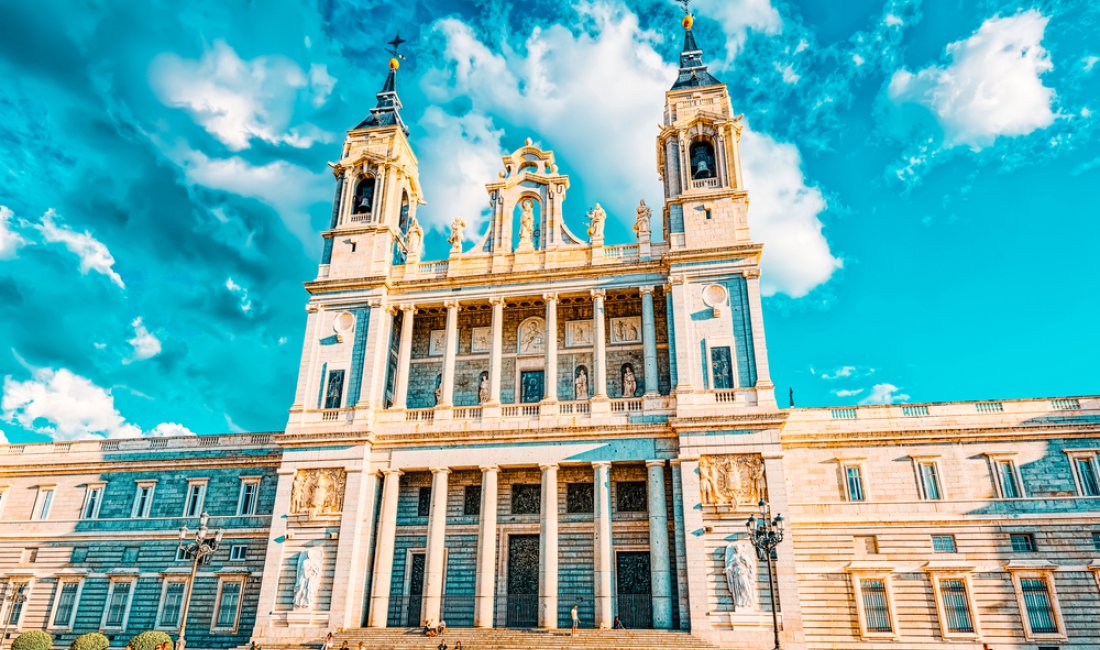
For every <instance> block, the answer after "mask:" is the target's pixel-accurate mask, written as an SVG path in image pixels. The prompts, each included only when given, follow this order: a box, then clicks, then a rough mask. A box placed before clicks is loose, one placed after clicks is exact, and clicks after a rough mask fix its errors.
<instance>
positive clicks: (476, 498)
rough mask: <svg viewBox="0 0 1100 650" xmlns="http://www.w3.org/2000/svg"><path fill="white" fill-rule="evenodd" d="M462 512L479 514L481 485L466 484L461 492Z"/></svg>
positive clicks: (469, 514)
mask: <svg viewBox="0 0 1100 650" xmlns="http://www.w3.org/2000/svg"><path fill="white" fill-rule="evenodd" d="M462 514H464V515H467V516H470V517H473V516H477V515H480V514H481V486H480V485H467V486H466V487H465V488H464V489H463V492H462Z"/></svg>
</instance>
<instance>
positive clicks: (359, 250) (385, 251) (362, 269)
mask: <svg viewBox="0 0 1100 650" xmlns="http://www.w3.org/2000/svg"><path fill="white" fill-rule="evenodd" d="M404 42H405V41H404V40H403V39H402V38H401V37H400V36H397V37H395V38H394V39H393V40H392V41H390V43H389V45H390V54H391V55H392V56H391V58H390V61H389V68H390V69H389V74H388V75H387V76H386V82H385V83H384V84H383V85H382V90H381V91H379V92H378V93H377V94H376V95H375V97H376V98H377V104H376V105H375V107H374V108H372V109H371V110H370V114H369V115H368V116H367V117H366V119H364V120H363V121H362V122H360V123H359V124H358V125H357V126H356V127H355V128H353V129H351V130H350V131H348V135H347V137H346V138H345V139H344V147H343V150H342V154H341V157H340V160H339V161H338V162H335V163H329V166H330V167H331V168H332V172H333V174H334V175H335V177H336V196H335V197H334V198H333V201H332V217H331V220H330V224H329V229H328V230H327V231H325V232H324V233H322V236H323V237H324V240H325V241H324V252H323V254H322V258H321V266H320V269H319V272H318V276H319V278H321V279H323V278H357V277H372V276H385V275H388V273H389V269H390V267H391V266H392V265H394V264H404V263H405V261H406V259H407V258H408V256H409V250H408V246H409V242H408V241H407V235H408V233H410V232H413V231H419V230H420V226H419V224H417V222H416V208H417V206H418V205H419V204H421V203H423V198H422V197H423V193H422V191H421V187H420V172H419V169H418V162H417V159H416V154H415V153H414V152H413V149H412V145H411V144H409V139H408V134H409V129H408V127H407V126H405V122H404V120H402V119H401V113H400V109H401V98H400V97H398V96H397V70H398V68H399V67H400V65H401V63H400V61H401V59H403V58H404V57H402V56H401V55H400V54H399V53H398V48H399V47H400V45H401V44H402V43H404ZM417 239H419V238H418V237H417ZM413 246H414V247H416V248H418V247H419V241H416V242H414V243H413ZM413 256H414V257H418V256H419V250H416V251H415V252H414V254H413Z"/></svg>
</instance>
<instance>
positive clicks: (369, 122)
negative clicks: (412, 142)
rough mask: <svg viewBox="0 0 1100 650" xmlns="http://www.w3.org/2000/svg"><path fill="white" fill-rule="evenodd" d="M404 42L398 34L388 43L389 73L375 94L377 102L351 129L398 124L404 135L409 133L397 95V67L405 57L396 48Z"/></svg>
mask: <svg viewBox="0 0 1100 650" xmlns="http://www.w3.org/2000/svg"><path fill="white" fill-rule="evenodd" d="M405 42H406V41H405V39H403V38H401V35H400V34H398V35H397V36H394V38H393V40H392V41H390V42H389V43H388V45H389V46H390V49H389V50H387V51H388V52H389V53H390V73H389V74H388V75H386V82H385V83H384V84H382V90H380V91H379V92H378V93H377V94H376V95H375V97H376V98H377V99H378V104H377V105H375V107H374V108H372V109H370V115H368V116H367V119H365V120H363V121H362V122H360V123H359V125H358V126H356V127H355V128H354V129H352V130H353V131H358V130H359V129H369V128H373V127H378V126H399V127H401V130H402V131H404V132H405V135H408V134H409V127H407V126H405V121H404V120H402V119H401V113H400V112H398V111H399V109H400V108H401V98H400V97H398V96H397V69H398V68H400V67H401V61H402V60H404V58H405V57H404V55H402V54H399V53H398V51H397V50H398V48H399V47H401V44H402V43H405Z"/></svg>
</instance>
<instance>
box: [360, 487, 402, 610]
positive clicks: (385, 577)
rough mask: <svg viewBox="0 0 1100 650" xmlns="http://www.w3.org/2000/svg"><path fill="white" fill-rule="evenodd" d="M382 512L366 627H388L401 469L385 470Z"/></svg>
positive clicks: (380, 513) (379, 518)
mask: <svg viewBox="0 0 1100 650" xmlns="http://www.w3.org/2000/svg"><path fill="white" fill-rule="evenodd" d="M382 475H383V477H384V479H383V483H382V509H381V512H379V513H378V536H377V543H376V546H375V549H374V579H373V580H371V593H370V614H369V615H368V617H367V625H368V626H370V627H386V622H387V620H388V619H389V611H390V587H391V585H392V581H393V542H394V539H395V537H396V533H397V495H398V491H399V488H400V481H401V470H399V469H384V470H382Z"/></svg>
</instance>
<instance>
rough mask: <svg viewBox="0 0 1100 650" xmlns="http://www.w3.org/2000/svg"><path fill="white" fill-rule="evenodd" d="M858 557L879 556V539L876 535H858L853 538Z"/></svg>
mask: <svg viewBox="0 0 1100 650" xmlns="http://www.w3.org/2000/svg"><path fill="white" fill-rule="evenodd" d="M852 542H853V543H854V545H855V551H856V554H857V555H860V554H861V555H878V537H877V536H875V535H857V536H856V537H853V538H852Z"/></svg>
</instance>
